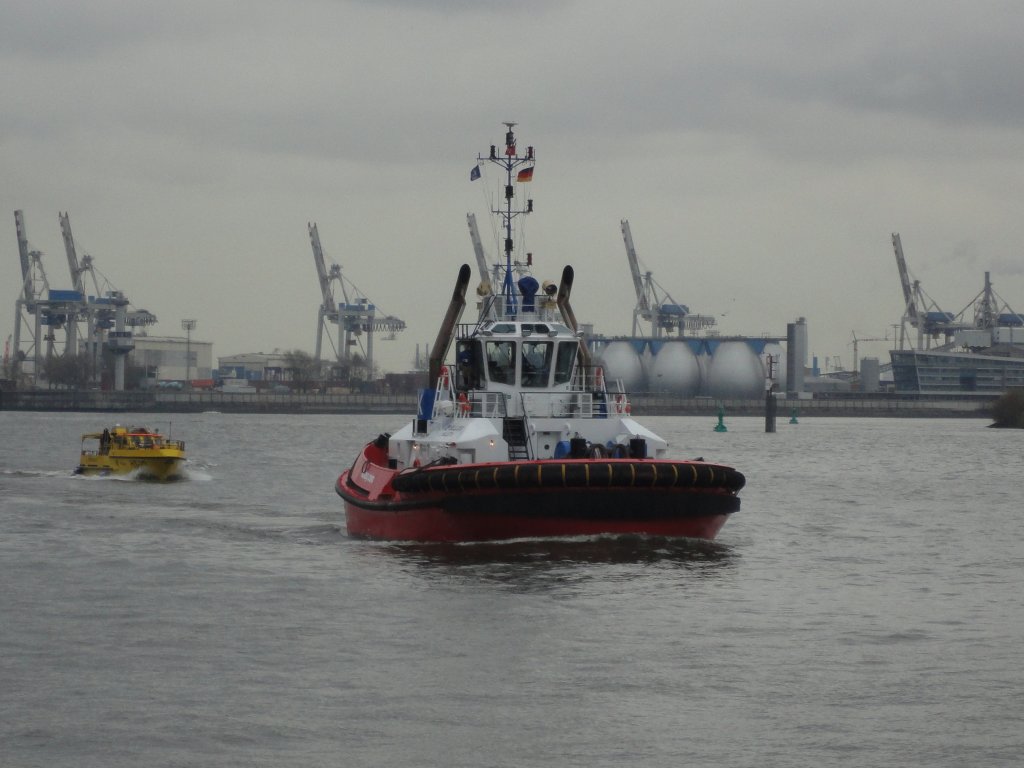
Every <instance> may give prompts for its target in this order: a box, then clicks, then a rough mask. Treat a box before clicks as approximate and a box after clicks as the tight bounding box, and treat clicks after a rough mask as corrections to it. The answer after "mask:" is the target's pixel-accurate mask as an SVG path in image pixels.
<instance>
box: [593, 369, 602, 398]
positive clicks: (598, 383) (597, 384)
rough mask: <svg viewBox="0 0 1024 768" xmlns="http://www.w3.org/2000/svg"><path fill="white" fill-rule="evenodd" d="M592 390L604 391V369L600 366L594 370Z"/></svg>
mask: <svg viewBox="0 0 1024 768" xmlns="http://www.w3.org/2000/svg"><path fill="white" fill-rule="evenodd" d="M594 389H596V390H597V391H598V392H600V391H601V390H602V389H604V368H602V367H601V366H600V365H599V366H597V367H596V368H595V369H594Z"/></svg>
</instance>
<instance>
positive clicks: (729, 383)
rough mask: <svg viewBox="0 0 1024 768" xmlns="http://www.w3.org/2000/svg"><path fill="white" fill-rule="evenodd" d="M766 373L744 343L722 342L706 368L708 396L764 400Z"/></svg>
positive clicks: (748, 346) (752, 351) (759, 360)
mask: <svg viewBox="0 0 1024 768" xmlns="http://www.w3.org/2000/svg"><path fill="white" fill-rule="evenodd" d="M764 382H765V370H764V366H763V365H761V359H760V358H759V357H758V355H757V354H756V353H755V352H754V350H753V349H751V348H750V345H749V344H747V343H746V342H743V341H723V342H722V343H721V344H719V345H718V347H717V349H715V351H714V354H713V355H712V356H711V363H710V365H709V366H708V379H707V389H708V394H709V395H710V396H711V397H717V398H723V399H737V400H741V399H743V400H748V399H754V398H759V397H764Z"/></svg>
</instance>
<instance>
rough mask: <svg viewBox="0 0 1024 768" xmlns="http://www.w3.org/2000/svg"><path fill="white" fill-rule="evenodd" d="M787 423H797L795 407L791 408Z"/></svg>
mask: <svg viewBox="0 0 1024 768" xmlns="http://www.w3.org/2000/svg"><path fill="white" fill-rule="evenodd" d="M789 423H790V424H799V422H798V421H797V420H796V408H794V409H793V413H792V415H791V416H790V417H789Z"/></svg>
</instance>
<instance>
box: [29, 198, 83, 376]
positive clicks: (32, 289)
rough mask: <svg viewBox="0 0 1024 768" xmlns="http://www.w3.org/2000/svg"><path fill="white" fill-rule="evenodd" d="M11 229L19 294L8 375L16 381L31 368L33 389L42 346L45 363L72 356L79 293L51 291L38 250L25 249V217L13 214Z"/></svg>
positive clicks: (79, 298) (41, 354) (41, 355)
mask: <svg viewBox="0 0 1024 768" xmlns="http://www.w3.org/2000/svg"><path fill="white" fill-rule="evenodd" d="M14 227H15V231H16V233H17V237H18V257H19V260H20V262H21V292H20V294H19V296H18V299H17V301H16V302H15V304H16V311H15V318H14V358H13V360H14V366H13V371H12V374H13V375H14V377H15V378H18V377H19V376H20V375H22V374H27V373H29V372H28V370H27V368H28V367H31V369H32V370H31V377H32V382H33V385H34V386H35V385H38V383H39V376H40V374H41V373H42V368H43V361H44V347H45V359H46V360H49V359H50V358H52V357H53V356H54V355H56V354H60V355H64V354H68V353H70V354H75V352H76V351H77V350H76V330H77V326H76V320H77V317H78V313H79V312H80V309H81V303H82V294H81V293H79V292H78V291H74V290H54V289H52V288H51V287H50V283H49V280H48V279H47V277H46V270H45V269H44V268H43V253H42V251H37V250H32V249H31V248H30V247H29V242H28V235H27V234H26V229H25V216H24V214H23V213H22V212H21V211H15V212H14ZM23 325H25V326H27V327H28V329H29V334H27V335H26V334H23V328H22V326H23ZM58 332H61V333H62V334H63V336H64V344H63V348H60V349H59V348H58V345H57V333H58ZM58 349H59V351H58ZM23 364H24V365H25V368H23Z"/></svg>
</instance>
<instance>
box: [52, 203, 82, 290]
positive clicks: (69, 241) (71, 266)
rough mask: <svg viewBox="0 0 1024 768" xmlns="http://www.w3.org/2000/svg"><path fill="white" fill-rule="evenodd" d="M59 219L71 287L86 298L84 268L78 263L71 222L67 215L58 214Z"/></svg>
mask: <svg viewBox="0 0 1024 768" xmlns="http://www.w3.org/2000/svg"><path fill="white" fill-rule="evenodd" d="M57 218H58V219H59V220H60V233H61V235H62V236H63V238H64V252H65V253H66V254H67V257H68V270H70V272H71V285H72V287H73V288H74V290H76V291H78V292H79V293H80V294H82V295H83V296H84V295H85V286H84V285H83V283H82V268H81V266H80V265H79V263H78V252H77V251H76V250H75V238H74V237H73V236H72V235H71V220H70V219H69V218H68V215H67V213H58V214H57Z"/></svg>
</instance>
